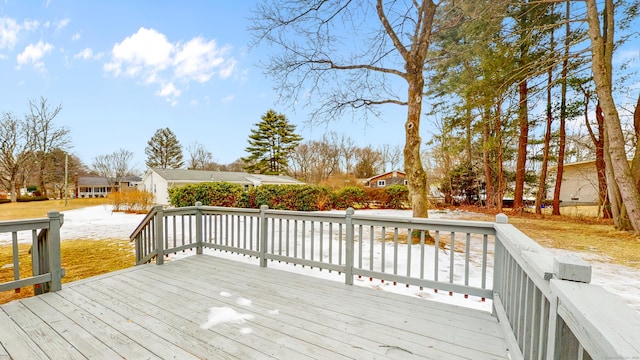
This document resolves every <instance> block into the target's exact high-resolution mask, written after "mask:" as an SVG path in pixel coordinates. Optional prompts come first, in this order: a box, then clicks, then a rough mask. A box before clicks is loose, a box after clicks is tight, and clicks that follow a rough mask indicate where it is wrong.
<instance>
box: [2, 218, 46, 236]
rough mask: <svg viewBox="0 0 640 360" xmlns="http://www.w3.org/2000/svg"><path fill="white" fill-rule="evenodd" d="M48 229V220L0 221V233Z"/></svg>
mask: <svg viewBox="0 0 640 360" xmlns="http://www.w3.org/2000/svg"><path fill="white" fill-rule="evenodd" d="M48 228H49V218H37V219H24V220H9V221H0V233H6V232H14V231H24V230H36V229H48Z"/></svg>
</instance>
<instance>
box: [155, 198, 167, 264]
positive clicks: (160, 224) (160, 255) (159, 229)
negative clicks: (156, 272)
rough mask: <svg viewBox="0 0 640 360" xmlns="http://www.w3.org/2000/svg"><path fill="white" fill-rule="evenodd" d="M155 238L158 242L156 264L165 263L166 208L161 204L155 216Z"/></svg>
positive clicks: (157, 207)
mask: <svg viewBox="0 0 640 360" xmlns="http://www.w3.org/2000/svg"><path fill="white" fill-rule="evenodd" d="M153 222H154V223H155V225H156V226H155V229H154V232H155V234H154V238H155V243H156V265H162V264H164V210H163V208H162V206H161V205H158V206H156V215H155V216H154V221H153Z"/></svg>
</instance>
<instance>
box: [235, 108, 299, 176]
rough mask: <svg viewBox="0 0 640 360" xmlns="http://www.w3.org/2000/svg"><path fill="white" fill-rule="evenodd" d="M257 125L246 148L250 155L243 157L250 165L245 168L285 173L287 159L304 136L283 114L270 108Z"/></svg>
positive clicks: (262, 171) (274, 173)
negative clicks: (299, 133)
mask: <svg viewBox="0 0 640 360" xmlns="http://www.w3.org/2000/svg"><path fill="white" fill-rule="evenodd" d="M255 126H256V128H255V129H251V134H250V135H249V140H248V141H249V146H248V147H247V148H246V149H245V150H246V151H247V152H248V153H249V154H250V155H249V156H248V157H246V158H243V159H242V160H243V161H244V162H246V163H247V164H250V165H249V166H247V167H245V168H244V169H245V170H246V171H248V172H260V173H262V174H269V175H279V174H285V173H286V172H287V160H288V159H289V157H290V156H291V154H292V152H293V150H294V149H295V147H296V146H297V145H298V143H299V142H300V141H302V137H300V135H298V134H296V133H294V131H295V129H296V127H295V125H293V124H290V123H289V122H288V121H287V118H286V117H285V116H284V115H283V114H278V113H276V112H275V111H274V110H269V111H267V112H266V114H264V115H263V116H262V121H261V122H259V123H257V124H255Z"/></svg>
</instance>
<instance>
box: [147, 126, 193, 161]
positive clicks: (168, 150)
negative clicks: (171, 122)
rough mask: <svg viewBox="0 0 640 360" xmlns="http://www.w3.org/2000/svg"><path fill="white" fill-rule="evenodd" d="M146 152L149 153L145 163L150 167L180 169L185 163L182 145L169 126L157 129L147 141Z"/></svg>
mask: <svg viewBox="0 0 640 360" xmlns="http://www.w3.org/2000/svg"><path fill="white" fill-rule="evenodd" d="M144 153H145V154H146V155H147V161H146V162H145V163H146V164H147V166H148V167H150V168H152V167H153V168H160V169H179V168H181V167H182V165H183V164H184V161H182V145H180V142H179V141H178V139H177V138H176V135H175V134H174V133H173V131H171V129H169V128H164V129H158V130H156V133H155V134H154V135H153V136H152V137H151V139H150V140H149V141H147V147H146V148H145V149H144Z"/></svg>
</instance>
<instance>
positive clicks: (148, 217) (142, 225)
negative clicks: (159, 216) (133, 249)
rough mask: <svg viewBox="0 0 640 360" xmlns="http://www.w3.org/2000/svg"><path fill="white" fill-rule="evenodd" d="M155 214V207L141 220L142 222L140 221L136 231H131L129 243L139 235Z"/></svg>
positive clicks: (156, 210)
mask: <svg viewBox="0 0 640 360" xmlns="http://www.w3.org/2000/svg"><path fill="white" fill-rule="evenodd" d="M157 212H158V209H157V208H156V207H154V208H153V209H151V211H149V213H148V214H147V216H145V217H144V219H142V221H140V224H138V226H137V227H136V229H135V230H133V232H132V233H131V235H129V239H130V240H131V241H133V240H135V238H136V236H138V234H140V232H141V231H142V230H143V229H144V228H145V227H146V226H147V223H148V222H149V220H151V219H152V218H153V217H154V216H155V215H156V213H157Z"/></svg>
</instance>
